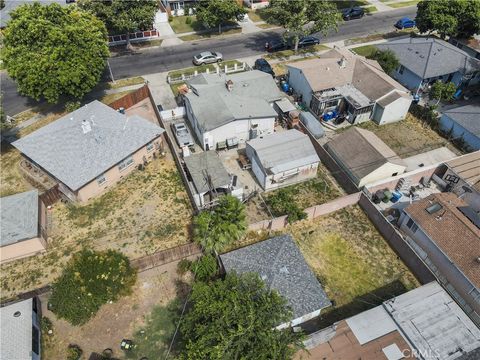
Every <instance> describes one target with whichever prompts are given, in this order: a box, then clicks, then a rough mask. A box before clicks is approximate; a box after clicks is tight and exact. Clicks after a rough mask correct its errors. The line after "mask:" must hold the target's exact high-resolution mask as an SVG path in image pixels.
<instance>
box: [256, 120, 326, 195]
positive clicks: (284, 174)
mask: <svg viewBox="0 0 480 360" xmlns="http://www.w3.org/2000/svg"><path fill="white" fill-rule="evenodd" d="M246 153H247V156H248V158H249V160H250V162H251V163H252V171H253V173H254V174H255V177H256V178H257V180H258V181H259V183H260V185H261V186H262V187H263V189H265V190H271V189H276V188H279V187H283V186H287V185H291V184H294V183H298V182H301V181H305V180H308V179H312V178H314V177H316V176H317V169H318V164H319V163H320V159H319V157H318V155H317V152H316V150H315V148H314V147H313V144H312V142H311V140H310V138H309V137H308V135H305V134H303V133H301V132H300V131H298V130H296V129H291V130H287V131H282V132H277V133H274V134H271V135H266V136H263V137H259V138H256V139H253V140H250V141H249V142H247V147H246Z"/></svg>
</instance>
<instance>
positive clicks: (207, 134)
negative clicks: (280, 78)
mask: <svg viewBox="0 0 480 360" xmlns="http://www.w3.org/2000/svg"><path fill="white" fill-rule="evenodd" d="M187 83H188V86H189V88H190V89H191V91H190V92H188V93H187V94H186V95H185V96H184V99H185V107H186V112H187V117H188V120H189V122H190V125H191V127H192V129H193V131H194V133H195V135H196V137H197V139H198V141H199V142H200V145H201V146H202V148H203V149H204V150H212V149H217V147H225V146H226V145H227V144H237V143H244V142H245V141H247V140H250V139H253V138H255V137H257V136H261V135H266V134H271V133H273V128H274V125H275V118H276V116H277V113H276V111H275V110H274V109H273V106H272V104H273V103H274V102H275V101H277V100H280V99H281V98H282V94H281V93H280V90H279V89H278V87H277V85H276V84H275V81H274V80H273V79H272V76H271V75H270V74H267V73H264V72H261V71H258V70H253V71H245V72H241V73H236V74H231V75H230V74H229V75H224V74H220V75H218V74H201V75H198V76H196V77H194V78H193V79H191V80H189V81H188V82H187Z"/></svg>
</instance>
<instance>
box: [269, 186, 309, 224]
mask: <svg viewBox="0 0 480 360" xmlns="http://www.w3.org/2000/svg"><path fill="white" fill-rule="evenodd" d="M298 192H299V191H298V189H296V188H295V187H294V186H290V187H287V188H283V189H280V190H278V191H276V192H275V193H274V194H271V195H269V196H268V197H267V204H268V206H269V207H270V209H271V211H272V214H273V216H283V215H287V221H288V223H289V224H292V223H294V222H295V221H299V220H304V219H306V218H307V213H306V212H305V211H304V210H303V209H301V208H300V207H299V206H298V204H297V202H296V201H295V197H296V195H297V194H298Z"/></svg>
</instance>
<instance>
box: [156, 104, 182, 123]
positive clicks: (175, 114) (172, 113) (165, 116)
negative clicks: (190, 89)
mask: <svg viewBox="0 0 480 360" xmlns="http://www.w3.org/2000/svg"><path fill="white" fill-rule="evenodd" d="M184 116H185V107H183V106H180V107H176V108H174V109H170V110H164V111H160V117H161V118H162V120H164V121H171V120H176V119H181V118H183V117H184Z"/></svg>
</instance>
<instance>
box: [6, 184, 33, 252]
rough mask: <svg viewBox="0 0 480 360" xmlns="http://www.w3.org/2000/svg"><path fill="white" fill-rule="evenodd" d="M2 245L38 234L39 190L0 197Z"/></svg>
mask: <svg viewBox="0 0 480 360" xmlns="http://www.w3.org/2000/svg"><path fill="white" fill-rule="evenodd" d="M0 213H1V219H2V224H1V229H0V230H1V231H0V234H1V236H0V246H5V245H10V244H14V243H16V242H18V241H22V240H26V239H31V238H35V237H37V236H38V191H37V190H31V191H26V192H22V193H19V194H15V195H11V196H5V197H3V198H1V199H0Z"/></svg>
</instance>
